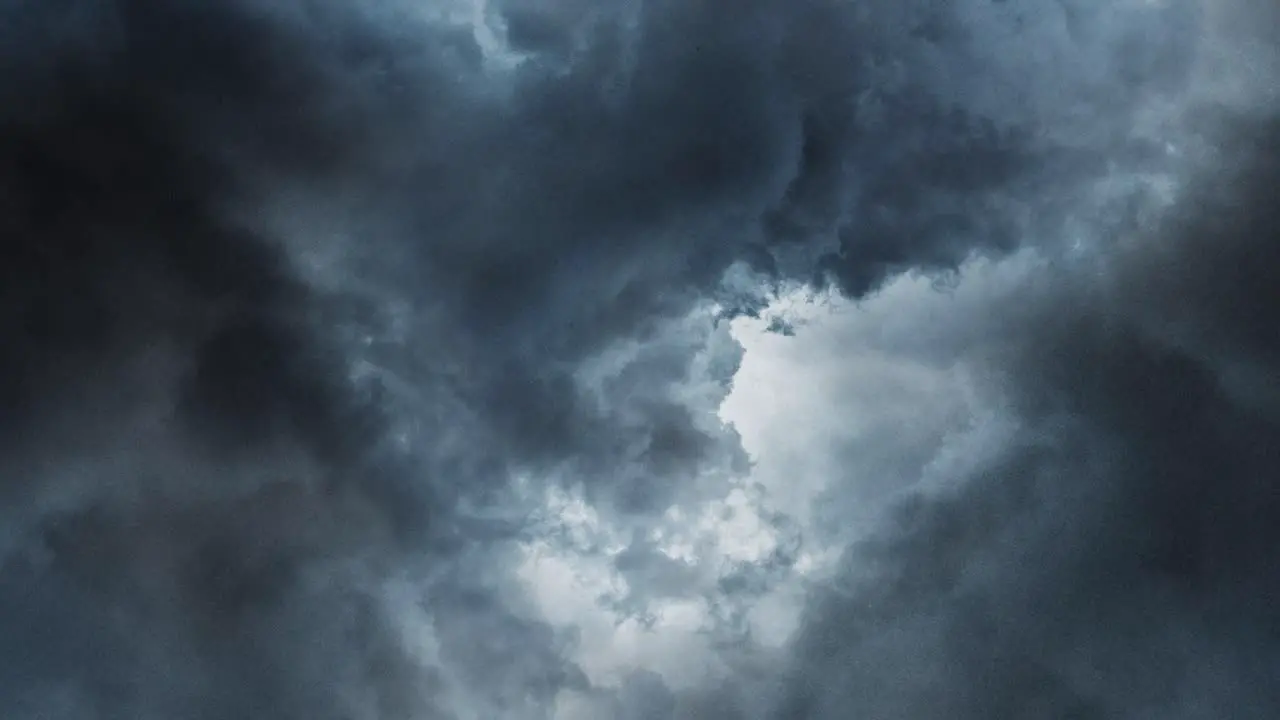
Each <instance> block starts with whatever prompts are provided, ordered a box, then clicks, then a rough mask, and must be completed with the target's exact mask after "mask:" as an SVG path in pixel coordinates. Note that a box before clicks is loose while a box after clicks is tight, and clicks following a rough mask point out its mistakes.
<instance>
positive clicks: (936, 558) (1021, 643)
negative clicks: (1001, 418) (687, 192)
mask: <svg viewBox="0 0 1280 720" xmlns="http://www.w3.org/2000/svg"><path fill="white" fill-rule="evenodd" d="M1219 131H1220V132H1224V133H1225V134H1226V135H1227V136H1228V137H1230V138H1231V140H1230V141H1229V142H1228V143H1227V144H1226V146H1225V147H1227V148H1228V149H1226V150H1224V151H1223V152H1224V154H1223V155H1222V156H1221V158H1220V159H1219V160H1218V161H1217V162H1216V163H1215V165H1216V167H1214V168H1212V169H1207V170H1205V171H1204V172H1203V174H1202V175H1201V177H1200V178H1199V179H1198V180H1197V182H1196V183H1195V184H1194V187H1193V188H1192V189H1191V190H1190V191H1188V194H1187V195H1186V196H1184V197H1182V198H1181V201H1180V203H1179V205H1178V206H1177V207H1176V208H1174V209H1173V210H1172V211H1170V213H1169V215H1168V217H1166V218H1164V219H1163V220H1162V221H1161V222H1160V223H1159V227H1158V228H1157V229H1154V230H1151V231H1149V233H1148V235H1149V236H1148V237H1146V238H1145V239H1144V240H1142V241H1141V242H1139V243H1136V244H1135V245H1134V246H1133V247H1129V248H1126V249H1124V250H1121V251H1119V252H1117V253H1115V256H1114V257H1111V258H1108V259H1107V260H1106V261H1104V262H1103V265H1104V266H1106V270H1105V271H1104V272H1103V273H1102V274H1101V275H1099V274H1098V273H1096V272H1089V273H1083V274H1074V275H1073V274H1071V273H1068V274H1067V277H1065V278H1063V277H1059V278H1058V279H1057V280H1055V281H1053V282H1054V283H1055V286H1056V287H1054V288H1053V289H1052V290H1049V291H1047V292H1046V293H1045V294H1044V295H1042V296H1041V297H1040V298H1039V299H1037V300H1036V301H1035V304H1034V308H1033V309H1022V310H1012V311H1011V310H1010V309H1005V310H1003V311H997V312H1000V317H1002V318H1003V319H1004V321H1005V323H1006V329H1005V330H1004V331H1003V332H1002V333H1001V334H1000V336H999V337H998V338H997V340H996V341H995V347H994V348H987V349H986V350H984V351H982V352H983V354H984V362H985V367H986V368H988V370H989V371H990V370H996V371H997V374H999V375H1000V377H1001V378H1002V379H1001V380H999V381H998V383H997V385H996V386H995V387H994V388H991V389H992V390H993V392H995V393H997V394H998V395H999V396H1000V397H1001V398H1003V400H1004V402H1007V403H1008V404H1009V407H1010V408H1011V410H1012V411H1013V413H1014V416H1015V417H1016V418H1018V421H1019V422H1020V424H1021V429H1020V430H1019V432H1018V433H1017V435H1016V438H1015V441H1014V442H1013V443H1012V445H1011V446H1010V447H1007V448H1003V449H1000V450H998V451H996V452H995V453H994V455H993V456H992V457H990V458H989V459H988V460H986V461H985V462H984V464H983V466H982V467H981V468H980V469H979V471H978V472H977V473H976V474H975V475H974V476H973V477H971V478H969V479H967V480H966V481H965V483H963V484H961V485H959V486H957V487H956V488H954V489H951V490H948V491H945V492H944V493H942V494H926V495H923V496H921V497H918V498H916V499H913V500H910V501H908V502H906V503H905V505H904V506H903V507H902V508H901V509H900V510H899V511H897V513H896V514H895V516H894V518H893V520H892V522H891V523H890V524H891V526H892V527H891V528H887V529H886V530H885V531H884V532H882V533H881V534H879V535H878V536H877V539H873V540H868V541H866V542H863V543H860V544H859V545H856V546H854V547H853V548H851V549H850V550H849V551H848V553H847V556H846V558H845V570H844V571H843V573H842V580H841V582H840V583H838V584H837V586H835V587H833V588H832V589H830V590H829V591H825V592H822V593H820V594H819V595H817V596H816V597H815V600H814V604H813V606H812V607H811V608H810V622H809V624H808V625H807V627H806V628H805V630H804V632H803V633H802V635H801V637H800V639H799V641H798V644H797V645H796V648H795V653H796V658H797V665H796V666H795V667H794V668H793V670H792V673H793V675H792V677H793V681H792V683H791V688H790V690H789V692H788V694H787V696H786V700H785V701H784V702H782V703H781V704H780V707H779V708H778V711H777V713H778V714H777V717H788V718H791V717H795V718H810V717H812V718H826V717H848V716H851V715H855V716H868V717H877V718H921V717H947V718H968V717H972V718H979V717H982V718H989V717H1044V718H1111V717H1154V716H1160V717H1172V718H1201V717H1228V716H1229V717H1241V718H1254V717H1256V718H1263V717H1272V716H1274V715H1275V714H1276V712H1277V710H1278V709H1280V697H1278V696H1277V695H1276V693H1275V690H1274V683H1273V682H1272V679H1273V677H1274V675H1275V672H1276V669H1277V668H1278V667H1280V647H1278V646H1277V645H1276V632H1277V629H1278V628H1277V624H1276V620H1275V613H1274V611H1273V609H1272V605H1273V599H1274V598H1275V597H1276V593H1277V592H1278V591H1280V566H1278V565H1277V561H1276V556H1275V552H1274V549H1275V547H1276V546H1277V542H1280V536H1278V535H1277V533H1276V523H1275V521H1276V518H1277V517H1278V515H1277V513H1278V512H1280V490H1278V489H1277V487H1276V478H1278V477H1280V464H1278V459H1277V456H1276V450H1275V449H1276V447H1277V446H1280V405H1278V404H1277V402H1276V400H1277V397H1276V394H1275V389H1274V386H1275V383H1276V380H1277V377H1280V375H1278V374H1280V354H1278V353H1277V344H1276V334H1275V332H1274V331H1273V329H1272V328H1271V325H1272V319H1271V315H1272V314H1273V312H1274V308H1276V307H1277V301H1280V296H1277V294H1276V287H1277V286H1278V285H1277V281H1280V277H1276V268H1277V267H1280V264H1277V260H1278V258H1277V257H1276V249H1277V247H1280V244H1278V243H1277V241H1280V235H1278V234H1277V233H1280V224H1278V223H1277V220H1280V217H1278V216H1277V213H1276V210H1275V207H1274V202H1273V201H1272V198H1271V195H1272V194H1273V188H1274V187H1275V186H1276V183H1277V182H1280V164H1278V163H1277V162H1276V158H1277V154H1276V151H1275V150H1276V142H1277V138H1278V137H1280V126H1278V125H1277V124H1276V121H1275V120H1274V119H1271V118H1265V119H1262V120H1258V119H1256V118H1249V119H1246V120H1243V121H1237V122H1233V123H1231V124H1229V125H1228V127H1227V128H1226V129H1225V130H1221V129H1220V130H1219ZM1046 279H1047V278H1046ZM997 369H1001V370H997Z"/></svg>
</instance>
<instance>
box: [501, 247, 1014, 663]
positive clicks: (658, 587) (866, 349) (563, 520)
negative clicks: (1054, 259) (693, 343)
mask: <svg viewBox="0 0 1280 720" xmlns="http://www.w3.org/2000/svg"><path fill="white" fill-rule="evenodd" d="M1035 264H1036V263H1035V262H1034V261H1031V260H1028V259H1027V258H1025V257H1019V258H1014V259H1012V260H1009V261H1006V262H1003V263H998V262H993V261H974V262H972V263H969V264H968V265H966V266H965V267H964V268H962V270H961V272H960V273H958V274H957V276H956V277H955V278H952V280H953V281H952V282H949V283H947V284H940V283H939V282H938V279H937V278H936V277H930V276H914V275H912V276H904V277H902V278H899V279H897V280H894V281H892V282H890V283H889V284H888V285H887V286H886V287H884V288H883V289H882V290H881V291H879V292H877V293H876V294H874V295H873V296H871V297H869V298H866V299H864V300H862V301H858V302H856V303H855V302H850V301H846V300H841V299H837V298H834V297H831V296H827V295H819V294H815V293H813V292H812V291H810V290H807V289H804V288H799V289H794V290H791V291H787V292H782V293H778V294H777V295H776V296H775V297H774V299H773V300H772V301H771V302H769V303H768V304H767V305H766V306H764V307H762V308H761V309H760V311H759V312H757V313H754V314H753V315H752V316H741V317H737V318H735V319H733V320H731V321H730V322H729V323H728V324H727V326H728V327H727V331H728V333H729V334H730V336H731V337H732V339H733V341H735V342H736V343H738V344H740V345H741V346H742V348H743V349H744V353H743V356H742V359H741V363H740V365H739V367H738V369H737V371H736V374H735V376H734V378H733V383H732V386H731V389H730V390H729V392H728V394H727V396H725V397H723V399H722V401H721V402H719V407H718V408H717V415H718V418H719V419H720V420H721V421H722V422H724V423H727V424H729V425H731V426H733V427H734V428H736V431H737V433H738V436H739V437H740V440H741V443H742V445H743V447H744V449H745V451H746V452H747V454H748V455H749V456H750V458H751V461H752V464H751V467H750V469H749V471H748V472H747V473H746V474H745V475H743V476H741V477H737V478H734V479H732V480H731V481H728V482H727V483H725V484H723V485H719V486H716V487H720V488H721V489H722V492H720V493H719V494H718V495H713V496H711V497H704V496H695V498H694V499H692V500H690V501H688V502H677V503H676V504H673V505H672V506H671V507H669V508H667V509H666V511H665V512H663V513H660V514H658V515H656V516H654V517H648V518H645V519H643V520H642V521H639V522H636V521H634V519H633V520H626V521H624V520H623V519H620V518H617V517H612V516H610V515H609V513H607V512H605V511H603V510H602V509H600V508H596V507H593V506H592V504H591V503H590V502H589V501H588V500H587V498H586V496H585V495H584V494H583V492H582V490H581V488H577V489H575V488H564V487H554V488H553V489H551V490H549V491H548V492H547V495H546V497H545V498H544V499H543V501H542V510H541V512H540V514H539V516H540V517H541V518H542V521H541V522H540V524H541V525H542V526H543V527H544V531H543V532H542V533H540V534H539V536H538V537H535V538H532V539H530V540H528V541H526V542H525V543H523V545H522V547H521V555H522V561H521V566H520V576H521V578H522V580H523V581H524V583H525V584H526V586H527V587H528V588H529V590H530V593H531V595H532V597H533V598H534V600H535V603H536V604H537V606H538V607H539V610H540V612H542V613H543V615H544V617H545V618H546V619H547V621H548V622H550V623H552V624H553V625H554V626H557V627H561V628H573V630H574V633H575V634H576V636H577V638H578V643H577V644H578V647H577V652H576V655H575V657H574V660H575V661H576V662H578V663H579V664H580V666H581V667H582V669H583V671H584V672H585V673H586V674H587V676H588V677H589V678H590V679H591V681H592V683H593V684H595V685H597V686H605V687H608V686H617V685H618V684H619V683H620V682H622V681H623V678H624V677H625V676H626V674H627V673H628V672H630V671H632V670H634V669H645V670H650V671H653V672H657V673H659V674H660V675H662V676H663V678H664V679H665V681H666V682H667V683H668V684H669V685H670V686H672V687H681V686H686V685H691V684H695V683H698V682H701V681H702V680H703V679H705V678H706V677H707V676H708V675H709V674H711V675H714V674H715V673H716V672H718V671H719V670H721V669H723V663H722V658H721V656H720V655H719V654H718V653H719V649H718V648H719V647H721V646H720V645H718V643H719V642H722V641H723V640H724V639H725V636H724V633H725V632H730V633H732V632H747V633H748V636H749V638H750V640H751V642H753V643H755V644H757V645H758V646H761V647H766V648H780V647H783V646H785V645H786V643H787V642H788V640H789V639H790V637H791V636H792V634H793V633H794V632H795V631H796V630H797V629H798V627H799V623H800V619H801V614H802V613H803V611H804V606H805V602H806V592H807V588H808V587H809V586H810V585H811V584H812V583H813V582H817V581H821V579H822V578H823V577H826V576H827V575H828V574H829V573H831V572H833V571H834V570H835V567H836V563H837V560H838V559H839V556H840V553H841V551H842V549H843V548H844V547H845V546H846V545H847V543H848V542H849V541H850V540H851V539H853V538H855V537H858V536H860V535H864V534H865V533H867V532H869V531H870V528H871V527H872V526H873V525H874V523H875V521H876V519H877V518H878V517H879V515H880V514H881V513H883V512H884V510H885V507H886V506H887V504H889V503H891V502H892V501H893V500H894V499H895V498H898V497H900V496H901V495H902V494H903V493H906V492H910V491H911V490H912V489H913V488H914V487H916V486H917V485H919V484H921V483H926V482H928V481H929V478H928V476H929V475H930V474H931V473H933V474H946V473H949V472H952V471H954V470H955V467H954V465H955V462H958V461H957V460H955V459H953V458H950V456H948V454H947V452H946V451H945V448H946V447H964V448H965V453H964V454H965V457H966V458H971V457H973V456H974V453H981V452H983V451H985V450H986V449H987V448H989V447H990V446H992V445H993V444H997V443H999V442H1000V437H1001V436H1000V434H999V433H998V432H994V431H993V430H992V429H991V428H992V427H994V426H993V425H991V424H990V423H987V422H984V421H980V420H975V418H976V417H978V416H979V415H980V413H979V412H978V411H977V410H976V409H975V400H974V397H973V394H972V392H971V389H970V388H969V385H968V382H967V378H966V377H965V376H964V373H963V372H961V371H960V370H959V369H958V358H959V355H960V354H961V351H962V348H963V345H964V341H963V338H962V337H961V336H963V335H964V334H965V333H966V332H968V331H969V329H972V328H975V327H977V326H978V325H980V324H981V316H982V315H983V309H984V307H985V304H986V303H989V302H993V301H994V300H995V299H997V298H998V297H999V296H1001V295H1003V294H1005V293H1007V292H1010V291H1011V288H1013V287H1016V286H1019V285H1021V284H1023V282H1024V281H1025V276H1026V275H1027V269H1028V268H1029V267H1031V266H1033V265H1035ZM699 312H705V309H704V310H700V311H699ZM712 312H714V311H712ZM780 324H781V325H785V326H786V327H789V328H792V329H793V330H794V332H787V333H783V332H779V331H778V329H779V325H780ZM975 332H977V330H975ZM940 348H941V349H940ZM689 396H690V397H696V396H698V393H696V392H693V393H689ZM638 548H639V549H643V550H644V553H641V555H643V556H642V557H639V556H637V553H638V552H639V550H638ZM645 553H647V554H645Z"/></svg>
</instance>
